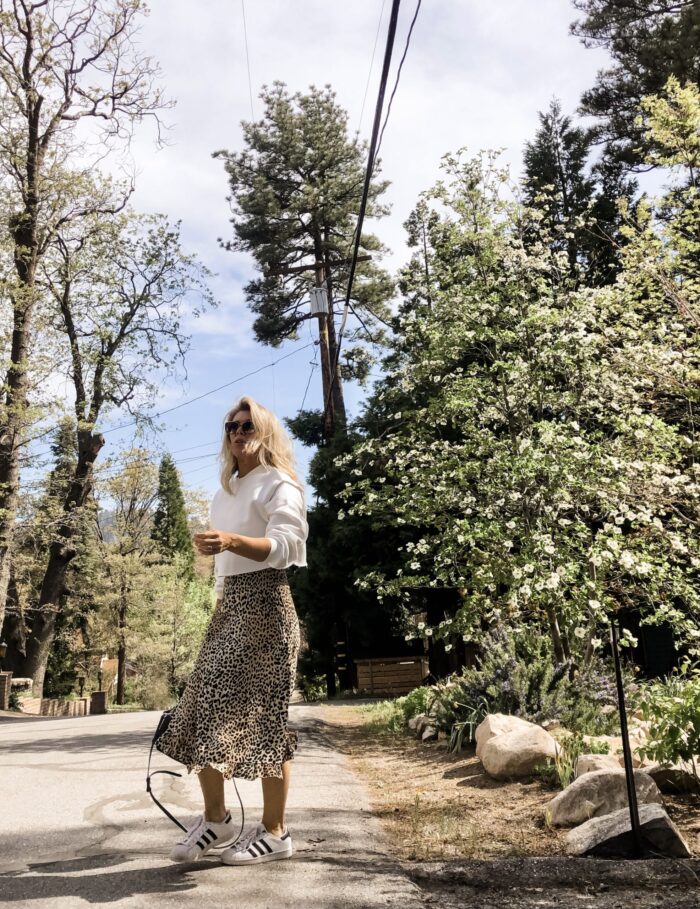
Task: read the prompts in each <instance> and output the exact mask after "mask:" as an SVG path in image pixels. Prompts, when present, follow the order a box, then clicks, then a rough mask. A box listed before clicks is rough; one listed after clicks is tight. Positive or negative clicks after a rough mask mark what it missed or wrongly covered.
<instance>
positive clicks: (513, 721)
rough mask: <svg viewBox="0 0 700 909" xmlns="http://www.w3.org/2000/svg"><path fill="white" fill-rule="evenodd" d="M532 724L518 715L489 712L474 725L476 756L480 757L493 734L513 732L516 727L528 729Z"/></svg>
mask: <svg viewBox="0 0 700 909" xmlns="http://www.w3.org/2000/svg"><path fill="white" fill-rule="evenodd" d="M532 726H534V723H528V721H527V720H521V719H520V717H518V716H509V715H508V714H506V713H489V714H488V715H487V716H486V717H484V719H483V720H482V721H481V722H480V723H479V725H478V726H477V727H476V733H475V738H476V756H477V757H478V758H481V752H482V751H483V749H484V746H485V745H486V743H487V742H488V741H489V739H492V738H493V737H494V736H496V735H502V734H503V733H504V732H514V731H515V730H516V729H530V727H532ZM536 728H539V727H536Z"/></svg>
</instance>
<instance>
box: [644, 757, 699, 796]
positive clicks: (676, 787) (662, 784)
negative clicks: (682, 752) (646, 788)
mask: <svg viewBox="0 0 700 909" xmlns="http://www.w3.org/2000/svg"><path fill="white" fill-rule="evenodd" d="M645 771H646V772H647V773H648V774H649V776H650V777H651V778H652V780H653V781H654V782H655V783H656V785H657V786H658V787H659V789H660V790H661V791H662V792H668V793H674V792H700V779H698V777H697V776H696V775H695V774H694V773H693V765H692V764H689V763H686V762H685V761H680V762H679V763H677V764H651V765H650V766H649V767H645Z"/></svg>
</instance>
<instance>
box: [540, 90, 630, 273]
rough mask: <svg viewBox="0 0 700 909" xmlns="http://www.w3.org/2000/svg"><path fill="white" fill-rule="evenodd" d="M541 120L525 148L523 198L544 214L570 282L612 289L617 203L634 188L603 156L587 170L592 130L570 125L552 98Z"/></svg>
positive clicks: (616, 259) (616, 261)
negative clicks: (563, 257)
mask: <svg viewBox="0 0 700 909" xmlns="http://www.w3.org/2000/svg"><path fill="white" fill-rule="evenodd" d="M539 118H540V128H539V129H538V131H537V134H536V136H535V138H534V140H533V141H532V142H528V143H526V146H525V153H524V177H523V185H524V190H525V199H526V201H527V202H528V204H529V205H531V206H534V207H536V208H538V209H539V210H541V211H542V213H543V215H544V217H545V219H546V226H547V230H548V231H549V232H550V234H551V235H552V237H553V239H554V249H562V250H564V251H565V252H566V255H567V258H568V262H569V272H570V276H571V279H572V281H573V282H574V283H575V284H576V283H579V282H583V283H585V284H587V285H589V286H596V285H601V284H610V283H612V282H613V281H614V280H615V276H616V274H617V272H618V270H619V261H620V255H619V246H620V242H621V239H622V238H621V232H620V227H621V219H620V215H619V211H618V205H617V203H618V200H619V199H620V198H622V199H624V200H626V201H629V200H630V199H631V198H632V195H633V193H634V191H635V189H636V185H635V183H634V181H632V180H630V179H629V178H626V177H625V176H624V175H623V173H622V171H621V168H620V166H619V164H616V163H615V162H614V161H613V160H611V159H610V156H609V155H607V154H604V155H603V156H602V158H601V159H600V160H599V161H598V162H596V163H595V165H594V166H593V167H592V168H591V167H590V166H589V157H590V154H591V135H590V131H589V130H585V129H583V128H582V127H580V126H573V125H572V122H571V118H570V117H567V116H564V114H563V113H562V110H561V105H560V104H559V102H558V101H557V100H556V99H554V100H553V101H552V102H551V103H550V106H549V110H548V111H547V112H546V113H540V114H539ZM536 233H537V234H539V233H540V231H539V230H538V231H536Z"/></svg>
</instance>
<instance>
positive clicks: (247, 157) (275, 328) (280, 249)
mask: <svg viewBox="0 0 700 909" xmlns="http://www.w3.org/2000/svg"><path fill="white" fill-rule="evenodd" d="M261 97H262V100H263V103H264V106H265V112H264V115H263V117H262V119H261V120H259V121H258V122H254V123H243V124H242V126H243V135H244V140H245V149H244V150H243V151H242V152H239V153H235V152H227V151H219V152H216V153H215V157H220V158H222V159H223V160H224V164H225V168H226V173H227V175H228V179H229V186H230V189H231V195H230V198H229V201H230V202H231V205H232V208H233V218H232V219H231V223H232V224H233V227H234V232H235V239H234V240H232V241H230V242H227V243H225V244H224V245H225V246H226V247H227V248H228V249H232V250H240V251H243V252H247V253H250V254H252V256H253V258H254V259H255V262H256V265H257V267H258V269H259V271H260V273H261V274H260V275H259V276H258V277H256V278H255V279H254V280H252V281H250V282H249V283H248V284H247V285H246V288H245V292H246V298H247V301H248V304H249V306H250V308H251V309H252V311H253V312H254V313H255V314H256V316H257V318H256V320H255V322H254V326H253V328H254V331H255V336H256V339H257V340H258V341H260V342H261V343H263V344H269V345H271V346H277V345H279V344H280V343H281V342H282V341H283V340H285V339H287V338H294V339H296V338H298V330H299V327H300V326H301V325H303V323H304V322H305V321H308V320H309V319H315V318H318V317H317V316H315V315H311V314H310V313H309V312H308V311H307V312H304V311H303V309H302V304H303V303H304V302H305V301H306V300H307V299H308V296H309V285H310V280H313V279H314V278H315V282H316V283H317V284H321V283H323V284H325V286H326V288H327V291H328V296H329V301H330V313H329V315H328V316H327V317H325V318H322V320H321V335H322V342H321V343H322V344H324V343H325V341H324V340H323V337H324V335H325V334H326V333H327V339H328V340H327V344H328V352H329V356H330V362H331V363H333V362H334V361H335V357H336V354H337V334H336V326H335V310H334V304H335V303H337V302H338V300H339V299H342V297H343V295H344V294H345V289H346V286H347V281H348V257H349V255H350V252H351V250H352V241H353V231H354V228H355V223H356V218H357V214H358V212H359V208H360V200H361V197H362V188H363V182H364V160H363V159H364V155H365V146H364V144H362V143H360V142H359V140H358V139H357V138H353V139H350V138H349V137H348V133H347V121H348V117H347V114H346V112H345V111H344V110H343V109H342V108H341V107H339V106H338V104H337V103H336V101H335V94H334V92H332V91H331V89H330V87H326V88H324V89H318V88H315V87H314V86H312V87H311V88H310V90H309V92H308V93H307V94H302V93H300V92H297V93H296V94H294V95H290V94H289V93H288V91H287V89H286V87H285V85H284V84H283V83H281V82H276V83H275V84H274V85H273V87H272V88H271V89H268V88H264V89H263V92H262V94H261ZM377 170H378V168H375V174H376V172H377ZM387 185H388V184H387V183H386V182H383V181H378V180H377V179H376V178H375V179H374V180H373V181H372V184H371V187H370V192H369V199H368V206H367V217H369V218H372V217H374V218H378V217H381V216H382V215H384V214H386V212H387V209H386V207H385V206H383V205H381V204H380V202H379V197H380V196H381V195H382V193H383V192H384V191H385V190H386V188H387ZM383 252H384V247H383V246H382V245H381V243H380V242H379V240H378V239H377V238H376V237H375V236H374V235H372V234H369V233H367V234H363V235H362V240H361V244H360V253H361V255H368V254H371V255H372V257H373V259H376V258H377V257H380V256H381V255H382V253H383ZM356 275H357V276H356V280H355V282H354V286H353V296H352V300H351V304H352V308H353V309H352V311H353V313H354V314H355V315H356V316H357V318H358V321H359V322H360V325H359V327H358V328H357V329H356V330H354V331H353V332H350V333H349V334H348V336H347V339H346V340H349V341H350V342H352V341H354V340H361V341H362V342H363V344H362V345H359V346H358V348H357V349H353V348H347V349H346V351H345V353H346V356H347V357H348V358H349V359H348V360H347V364H346V370H345V371H346V374H353V367H352V363H353V359H354V361H355V362H356V363H357V364H359V367H357V368H356V369H355V370H354V375H355V377H356V378H360V379H361V378H363V377H365V376H366V374H367V371H368V369H369V365H368V358H367V356H366V355H365V356H362V351H363V350H365V348H364V346H363V345H364V344H366V343H367V342H370V343H372V342H380V341H381V340H382V339H383V333H382V330H381V325H382V324H384V323H385V322H386V320H387V319H388V317H389V314H390V311H389V310H388V308H387V304H386V301H387V300H388V298H389V297H390V295H391V291H392V285H391V281H390V279H389V276H388V275H387V273H386V272H385V271H383V270H382V269H381V268H379V267H378V265H377V264H376V263H375V262H374V261H372V262H368V261H362V262H360V264H359V265H358V269H357V273H356ZM353 353H354V354H355V356H354V358H353V357H352V356H351V355H352V354H353ZM341 378H342V376H341V374H340V369H339V370H338V373H337V374H336V377H335V381H334V383H333V392H332V394H333V409H334V412H335V415H336V417H337V419H338V421H339V423H340V424H342V425H344V424H345V406H344V403H343V393H342V382H341ZM329 382H330V373H329V374H328V375H325V371H324V400H325V399H326V397H327V387H328V384H329Z"/></svg>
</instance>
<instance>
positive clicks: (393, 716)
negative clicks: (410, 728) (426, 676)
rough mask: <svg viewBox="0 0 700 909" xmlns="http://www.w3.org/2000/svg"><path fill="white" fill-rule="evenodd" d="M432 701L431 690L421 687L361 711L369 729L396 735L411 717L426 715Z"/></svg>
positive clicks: (368, 705) (369, 705) (432, 693)
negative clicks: (366, 719) (365, 717)
mask: <svg viewBox="0 0 700 909" xmlns="http://www.w3.org/2000/svg"><path fill="white" fill-rule="evenodd" d="M433 699H434V691H433V688H432V687H430V688H428V687H425V686H423V687H420V688H414V689H413V691H411V692H409V693H408V694H405V695H402V696H401V697H398V698H393V699H392V700H386V701H378V702H377V703H376V704H367V705H366V706H364V707H363V708H362V709H363V712H364V713H365V715H366V716H367V717H368V723H367V725H368V727H369V728H370V729H372V730H374V731H378V732H387V733H391V734H397V733H400V732H404V731H405V729H406V724H407V723H408V721H409V720H410V719H411V718H412V717H415V716H418V714H420V713H427V712H428V711H429V710H430V705H431V704H432V702H433Z"/></svg>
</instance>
